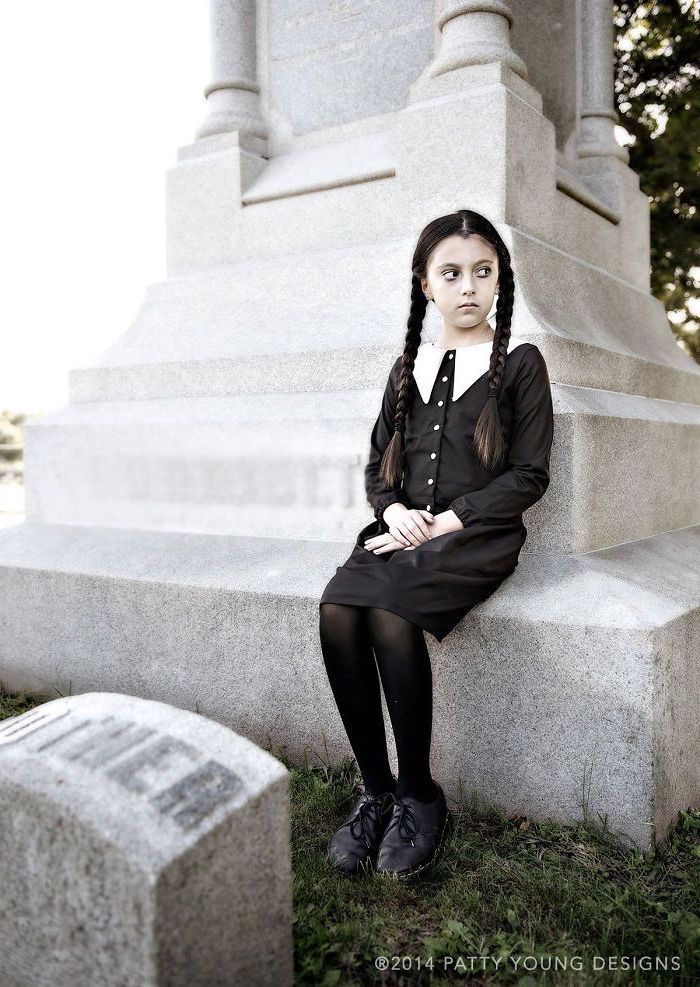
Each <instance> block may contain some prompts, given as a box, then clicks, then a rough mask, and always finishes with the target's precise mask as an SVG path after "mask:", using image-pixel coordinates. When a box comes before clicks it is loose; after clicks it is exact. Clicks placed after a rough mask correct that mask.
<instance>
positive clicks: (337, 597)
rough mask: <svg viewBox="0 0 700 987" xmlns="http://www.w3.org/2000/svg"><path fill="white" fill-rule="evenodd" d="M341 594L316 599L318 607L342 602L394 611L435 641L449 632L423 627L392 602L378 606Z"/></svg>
mask: <svg viewBox="0 0 700 987" xmlns="http://www.w3.org/2000/svg"><path fill="white" fill-rule="evenodd" d="M341 595H342V594H339V593H334V594H333V599H330V600H319V601H318V606H319V609H320V607H321V604H322V603H344V604H347V605H348V606H352V607H375V608H376V609H377V610H390V611H391V613H395V614H396V616H397V617H403V618H404V620H408V621H409V622H410V623H411V624H415V625H416V627H420V629H421V630H422V631H427V632H428V634H432V636H433V637H434V638H435V639H436V640H437V641H442V639H443V638H444V637H446V636H447V635H448V634H449V633H450V631H449V630H447V631H438V630H434V629H433V628H431V627H425V626H424V625H423V624H419V623H418V621H417V620H416V619H415V615H413V616H411V615H410V614H409V612H408V610H404V609H403V608H402V607H397V606H395V605H394V604H392V606H390V607H389V606H380V605H379V604H378V603H377V601H376V600H368V599H367V598H366V597H365V598H364V599H360V598H359V597H352V596H343V597H342V599H341ZM459 619H460V620H461V619H462V618H461V617H460V618H459ZM450 630H453V628H450Z"/></svg>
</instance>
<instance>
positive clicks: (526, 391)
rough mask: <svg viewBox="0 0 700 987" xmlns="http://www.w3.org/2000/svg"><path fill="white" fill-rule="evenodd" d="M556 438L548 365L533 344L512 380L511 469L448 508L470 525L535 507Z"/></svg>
mask: <svg viewBox="0 0 700 987" xmlns="http://www.w3.org/2000/svg"><path fill="white" fill-rule="evenodd" d="M553 438H554V415H553V409H552V392H551V388H550V382H549V375H548V373H547V365H546V363H545V361H544V357H543V356H542V354H541V352H540V351H539V350H538V349H537V347H536V346H534V345H532V346H531V347H529V348H528V352H527V353H526V355H525V356H524V357H523V360H522V362H521V365H520V367H519V368H518V375H517V378H516V380H515V381H514V398H513V429H512V436H511V443H510V451H509V454H508V465H509V467H510V468H509V469H507V470H506V471H505V472H503V473H501V474H500V475H499V476H497V477H495V478H494V479H493V480H491V481H490V482H489V483H487V484H486V486H484V487H481V489H480V490H472V491H471V492H469V493H466V494H464V495H462V496H461V497H457V498H455V500H453V501H452V503H451V504H450V505H449V506H450V509H451V510H453V511H454V512H455V514H456V515H457V517H458V518H459V519H460V521H461V522H462V524H463V525H464V526H465V527H466V525H467V524H469V523H470V522H472V521H474V520H476V519H477V518H484V519H487V520H489V519H492V520H497V521H498V520H509V519H511V518H513V517H515V516H517V515H518V514H521V513H522V512H523V511H525V510H527V508H528V507H532V505H533V504H535V503H536V502H537V501H538V500H539V499H540V497H542V495H543V494H544V492H545V490H546V489H547V487H548V486H549V461H550V451H551V448H552V441H553Z"/></svg>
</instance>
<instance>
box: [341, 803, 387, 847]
mask: <svg viewBox="0 0 700 987" xmlns="http://www.w3.org/2000/svg"><path fill="white" fill-rule="evenodd" d="M389 795H390V796H391V797H392V798H393V796H392V795H391V793H389ZM386 799H387V795H386V794H384V795H373V796H370V797H369V798H366V799H365V800H364V802H362V803H361V804H360V808H359V809H358V810H357V815H356V816H355V817H354V818H353V819H352V820H351V822H350V823H349V826H350V832H351V833H352V835H353V836H354V838H355V839H356V840H357V839H359V838H360V836H361V837H362V839H363V840H364V841H365V845H366V846H367V848H368V849H371V848H372V844H371V842H370V833H369V832H368V830H369V829H370V827H372V826H373V827H375V829H374V833H373V834H371V835H374V834H376V831H377V829H378V828H379V826H380V825H381V816H382V812H383V811H384V806H385V803H386ZM355 826H359V832H357V833H356V832H355Z"/></svg>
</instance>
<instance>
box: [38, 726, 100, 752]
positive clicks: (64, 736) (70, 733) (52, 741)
mask: <svg viewBox="0 0 700 987" xmlns="http://www.w3.org/2000/svg"><path fill="white" fill-rule="evenodd" d="M90 722H91V721H90V720H80V721H78V723H77V724H76V725H75V726H74V727H71V728H70V730H64V731H63V733H59V734H58V735H57V736H55V737H50V738H49V739H48V740H47V741H45V742H44V743H43V744H38V745H37V746H36V747H35V748H34V750H35V751H44V750H48V749H49V748H50V747H56V745H57V744H61V743H63V741H64V740H70V739H71V738H72V737H74V736H75V735H76V734H78V733H80V732H81V731H82V730H87V729H88V727H89V726H90ZM52 753H54V752H52Z"/></svg>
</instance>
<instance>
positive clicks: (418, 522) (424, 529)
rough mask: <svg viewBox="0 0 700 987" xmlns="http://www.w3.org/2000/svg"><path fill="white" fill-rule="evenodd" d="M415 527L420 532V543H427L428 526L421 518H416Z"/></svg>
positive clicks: (428, 535) (428, 536)
mask: <svg viewBox="0 0 700 987" xmlns="http://www.w3.org/2000/svg"><path fill="white" fill-rule="evenodd" d="M416 527H417V528H418V530H419V531H420V533H421V535H422V538H421V541H428V539H429V538H430V531H429V530H428V525H427V524H426V522H425V520H424V519H423V517H417V518H416Z"/></svg>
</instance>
